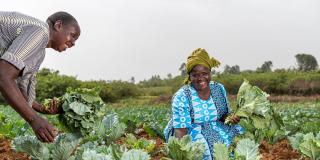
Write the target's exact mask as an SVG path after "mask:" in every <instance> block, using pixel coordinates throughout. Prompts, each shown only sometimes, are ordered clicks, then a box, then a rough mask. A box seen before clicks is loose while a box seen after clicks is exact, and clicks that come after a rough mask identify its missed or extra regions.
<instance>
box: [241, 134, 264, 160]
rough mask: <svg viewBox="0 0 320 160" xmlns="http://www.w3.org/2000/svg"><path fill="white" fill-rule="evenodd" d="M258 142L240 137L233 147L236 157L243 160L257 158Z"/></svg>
mask: <svg viewBox="0 0 320 160" xmlns="http://www.w3.org/2000/svg"><path fill="white" fill-rule="evenodd" d="M258 147H259V144H257V143H255V142H254V141H252V140H250V139H248V138H246V139H242V140H240V141H239V142H238V143H237V147H236V149H235V155H236V159H241V160H242V159H243V160H258V159H260V156H259V148H258Z"/></svg>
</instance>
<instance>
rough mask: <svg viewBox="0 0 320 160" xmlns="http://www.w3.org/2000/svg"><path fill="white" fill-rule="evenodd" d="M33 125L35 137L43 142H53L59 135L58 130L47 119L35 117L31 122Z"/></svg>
mask: <svg viewBox="0 0 320 160" xmlns="http://www.w3.org/2000/svg"><path fill="white" fill-rule="evenodd" d="M29 124H30V125H31V127H32V129H33V131H34V133H35V135H36V136H37V138H38V139H39V140H40V141H42V142H53V141H54V139H55V137H56V136H57V134H58V131H57V129H55V128H54V127H53V126H52V125H51V124H50V123H49V122H48V121H46V120H45V119H43V118H41V117H39V116H35V117H34V119H32V121H31V122H29Z"/></svg>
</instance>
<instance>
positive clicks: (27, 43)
mask: <svg viewBox="0 0 320 160" xmlns="http://www.w3.org/2000/svg"><path fill="white" fill-rule="evenodd" d="M47 43H48V33H47V32H46V30H45V29H44V28H43V27H39V26H32V25H30V26H25V27H22V28H21V30H20V33H19V34H17V37H16V38H15V39H14V41H13V42H12V44H11V45H10V47H9V48H8V49H7V51H6V52H5V53H4V54H3V55H2V57H1V59H3V60H5V61H7V62H9V63H11V64H12V65H14V66H15V67H17V68H18V69H19V70H22V69H23V68H24V67H25V66H26V65H27V64H25V60H26V59H28V58H30V57H32V56H36V55H33V54H37V53H39V52H38V50H41V49H45V47H46V45H47Z"/></svg>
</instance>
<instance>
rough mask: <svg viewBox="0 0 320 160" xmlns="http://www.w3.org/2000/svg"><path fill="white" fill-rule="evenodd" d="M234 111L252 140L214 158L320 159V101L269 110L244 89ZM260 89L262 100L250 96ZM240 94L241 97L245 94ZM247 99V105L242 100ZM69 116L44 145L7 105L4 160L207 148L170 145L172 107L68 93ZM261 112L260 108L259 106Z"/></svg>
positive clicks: (125, 157) (1, 112)
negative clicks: (168, 126)
mask: <svg viewBox="0 0 320 160" xmlns="http://www.w3.org/2000/svg"><path fill="white" fill-rule="evenodd" d="M245 87H249V88H245V89H244V90H243V92H244V93H242V94H241V95H239V94H238V99H237V100H236V101H231V102H230V105H231V106H232V108H233V111H234V113H235V114H237V115H238V116H240V117H241V121H240V124H241V125H242V126H243V127H244V128H245V129H246V134H245V135H242V136H241V137H237V138H236V139H235V140H234V144H233V145H232V147H230V148H229V149H228V148H226V146H224V145H223V144H215V146H214V147H215V159H217V160H227V159H241V160H255V159H263V160H267V159H268V160H269V159H270V160H274V159H311V160H319V159H320V102H319V101H309V102H297V103H270V102H269V101H268V100H267V94H266V93H264V92H263V91H260V90H259V88H252V86H245ZM249 90H255V91H257V93H253V92H251V93H250V92H249ZM239 92H240V91H239ZM241 96H242V99H241V98H240V97H241ZM60 100H61V101H62V103H61V104H62V106H61V107H62V108H63V110H64V113H63V115H53V116H45V115H42V116H43V117H44V118H46V119H48V120H49V121H50V122H51V123H52V124H54V125H55V126H56V127H57V128H59V131H60V133H59V136H58V137H57V138H56V140H55V142H54V143H52V144H47V143H41V142H39V141H38V140H37V139H36V138H35V136H34V134H33V132H32V129H31V128H30V126H29V125H28V124H26V123H25V121H24V120H23V119H22V118H21V117H20V116H19V115H18V114H17V113H16V112H14V111H13V110H12V109H11V107H9V106H4V105H3V106H0V107H1V109H0V159H22V160H26V159H41V160H74V159H75V160H78V159H79V160H80V159H83V160H148V159H162V160H170V159H174V160H189V159H190V160H194V159H201V157H202V154H201V153H203V151H204V149H203V146H202V144H200V143H198V142H192V141H191V139H190V137H188V136H185V137H184V138H182V139H180V140H178V139H175V138H171V139H170V140H169V142H168V143H165V142H164V137H163V129H164V128H165V126H166V124H167V122H168V121H169V119H170V117H171V107H170V105H169V104H166V103H163V104H133V103H130V102H126V103H110V104H105V103H103V101H102V100H101V99H100V97H99V96H98V90H94V89H76V90H69V91H67V93H66V94H65V95H63V96H62V97H60ZM257 106H258V107H257Z"/></svg>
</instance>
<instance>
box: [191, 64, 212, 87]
mask: <svg viewBox="0 0 320 160" xmlns="http://www.w3.org/2000/svg"><path fill="white" fill-rule="evenodd" d="M189 74H190V80H191V84H192V85H193V87H194V88H195V89H196V90H197V91H202V90H205V89H208V87H209V84H210V81H211V72H210V69H209V68H207V67H205V66H203V65H196V66H195V67H193V68H192V70H191V72H190V73H189Z"/></svg>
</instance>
